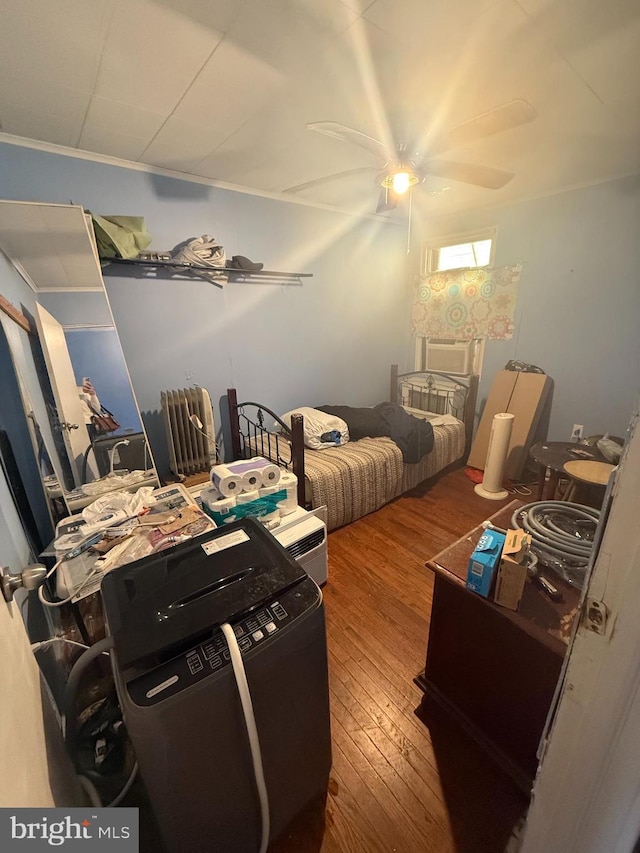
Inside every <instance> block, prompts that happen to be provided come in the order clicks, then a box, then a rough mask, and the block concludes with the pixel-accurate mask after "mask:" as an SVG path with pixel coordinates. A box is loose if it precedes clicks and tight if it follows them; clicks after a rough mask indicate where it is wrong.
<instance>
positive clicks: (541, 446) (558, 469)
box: [529, 441, 606, 501]
mask: <svg viewBox="0 0 640 853" xmlns="http://www.w3.org/2000/svg"><path fill="white" fill-rule="evenodd" d="M529 455H530V456H531V458H532V459H533V460H535V461H536V462H537V463H538V466H539V469H540V477H539V482H538V495H537V497H536V500H538V501H541V500H543V496H544V493H545V482H546V478H547V471H548V472H549V487H548V489H547V496H546V500H553V499H554V497H555V494H556V490H557V488H558V480H559V479H560V475H564V476H567V475H568V472H567V471H565V467H564V466H565V464H566V463H567V462H572V461H585V462H587V461H596V462H605V461H606V460H605V458H604V456H603V455H602V454H601V453H600V451H599V450H598V448H597V447H591V446H589V445H587V444H576V443H575V441H539V442H538V443H537V444H534V445H533V447H532V448H531V449H530V451H529Z"/></svg>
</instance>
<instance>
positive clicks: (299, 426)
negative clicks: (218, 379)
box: [227, 388, 305, 506]
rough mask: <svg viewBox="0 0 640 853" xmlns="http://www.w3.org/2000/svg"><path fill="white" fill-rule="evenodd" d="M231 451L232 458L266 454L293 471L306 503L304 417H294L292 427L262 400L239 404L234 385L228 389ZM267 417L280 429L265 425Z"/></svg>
mask: <svg viewBox="0 0 640 853" xmlns="http://www.w3.org/2000/svg"><path fill="white" fill-rule="evenodd" d="M227 402H228V406H229V424H230V428H231V452H232V456H233V459H234V460H236V459H247V458H249V457H251V456H254V455H259V456H265V457H266V458H267V459H270V460H271V461H272V462H273V463H274V464H276V465H279V466H280V467H281V468H285V469H286V470H288V471H291V472H292V473H293V474H295V475H296V477H297V478H298V504H299V506H305V479H304V477H305V473H304V418H303V416H302V415H298V414H294V415H292V416H291V428H289V427H288V426H287V424H285V423H284V421H283V420H282V419H281V418H280V417H279V416H278V415H276V413H275V412H273V411H272V410H271V409H270V408H269V407H268V406H265V405H264V404H263V403H254V402H251V401H247V402H244V403H238V398H237V393H236V389H235V388H227ZM265 416H268V417H269V418H273V420H274V422H275V423H277V424H278V425H279V426H280V429H281V431H280V432H275V431H273V430H270V429H268V428H267V427H266V426H265Z"/></svg>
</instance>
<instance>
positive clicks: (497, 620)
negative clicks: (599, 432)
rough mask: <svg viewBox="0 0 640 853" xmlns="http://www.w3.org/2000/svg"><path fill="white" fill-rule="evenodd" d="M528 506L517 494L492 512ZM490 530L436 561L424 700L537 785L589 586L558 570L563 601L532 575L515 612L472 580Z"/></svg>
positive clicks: (502, 515) (503, 524)
mask: <svg viewBox="0 0 640 853" xmlns="http://www.w3.org/2000/svg"><path fill="white" fill-rule="evenodd" d="M522 506H523V503H522V502H521V501H512V502H511V503H509V504H507V505H506V506H504V507H503V508H502V509H500V510H499V511H498V512H497V513H495V514H494V515H493V516H491V518H490V519H489V520H490V521H491V523H492V524H493V525H494V526H495V527H500V528H508V527H510V526H511V524H510V522H511V517H512V515H513V513H514V511H515V510H517V509H519V508H520V507H522ZM483 532H484V528H483V527H482V526H481V525H480V526H478V527H476V528H474V529H473V530H471V531H469V533H467V534H466V535H465V536H463V537H461V538H460V539H458V540H457V541H456V542H454V543H453V544H452V545H450V546H449V547H448V548H446V549H445V550H444V551H441V552H440V553H438V554H436V555H435V556H434V557H433V558H431V559H430V560H429V561H428V562H427V563H426V566H427V568H429V569H431V570H432V571H433V572H434V575H435V577H434V593H433V608H432V613H431V621H430V630H429V639H428V645H427V656H426V662H425V668H424V671H423V672H421V673H420V674H419V675H418V676H417V678H416V683H417V684H418V685H419V686H420V687H421V689H422V690H423V691H424V693H425V697H424V699H423V702H428V701H437V702H438V703H439V704H440V705H441V706H444V707H445V708H446V709H447V711H448V712H449V713H450V715H451V716H452V717H454V718H455V719H456V720H457V721H458V722H459V723H460V724H461V725H462V726H463V727H464V728H465V729H466V730H467V732H469V733H470V734H471V735H472V736H473V737H474V738H475V739H476V740H477V741H478V742H479V743H480V744H481V746H483V747H484V748H485V749H486V750H487V751H488V752H490V753H491V755H492V756H493V757H494V758H495V759H496V760H497V761H498V762H499V763H500V764H501V765H502V767H503V768H504V769H505V770H506V771H507V772H508V773H509V774H510V775H511V777H512V778H513V779H514V780H515V781H516V783H517V784H518V785H519V787H521V788H522V789H523V790H525V791H527V792H528V791H529V790H530V787H531V782H532V780H533V778H534V775H535V772H536V768H537V757H536V752H537V748H538V743H539V741H540V737H541V735H542V732H543V729H544V724H545V721H546V717H547V713H548V711H549V707H550V705H551V701H552V697H553V694H554V691H555V687H556V684H557V681H558V678H559V675H560V669H561V667H562V661H563V659H564V655H565V652H566V650H567V644H568V641H569V638H570V636H571V630H572V627H573V623H574V620H575V617H576V614H577V612H578V603H579V596H580V593H579V590H578V589H577V588H575V587H573V586H570V585H569V584H568V583H566V582H564V581H562V580H561V579H559V578H555V577H554V578H553V583H554V585H555V586H556V588H557V589H558V591H559V593H560V595H561V598H560V599H559V600H553V599H552V598H550V597H549V595H548V594H547V593H546V592H545V591H544V590H543V588H542V587H541V586H539V585H538V584H537V583H535V582H534V581H533V580H532V579H528V580H527V581H526V583H525V587H524V591H523V594H522V599H521V601H520V605H519V607H518V610H517V611H514V610H509V609H507V608H505V607H501V606H499V605H498V604H496V603H495V602H493V601H491V600H489V599H488V598H485V597H483V596H481V595H478V594H477V593H475V592H473V591H471V590H469V589H467V588H466V578H467V567H468V564H469V557H470V556H471V554H472V552H473V551H474V548H475V546H476V544H477V543H478V540H479V539H480V536H481V535H482V533H483ZM419 715H420V714H419V712H418V716H419Z"/></svg>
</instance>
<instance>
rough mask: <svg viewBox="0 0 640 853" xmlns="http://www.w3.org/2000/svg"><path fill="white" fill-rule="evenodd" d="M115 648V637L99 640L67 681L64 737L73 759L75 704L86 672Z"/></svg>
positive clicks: (74, 668)
mask: <svg viewBox="0 0 640 853" xmlns="http://www.w3.org/2000/svg"><path fill="white" fill-rule="evenodd" d="M112 648H113V637H105V638H104V640H98V642H97V643H94V644H93V645H92V646H89V648H88V649H87V650H86V652H83V654H81V655H80V657H79V658H78V660H77V661H76V662H75V663H74V665H73V666H72V668H71V672H70V673H69V678H68V679H67V684H66V687H65V689H64V700H63V707H64V714H65V726H64V737H65V741H66V742H67V746H68V748H69V751H70V753H71V756H72V757H73V755H74V752H75V741H76V734H77V720H76V714H75V704H76V695H77V693H78V686H79V684H80V681H81V679H82V676H83V675H84V671H85V670H86V668H87V667H88V666H89V664H90V663H92V661H94V660H95V659H96V658H97V657H99V656H100V655H101V654H102V653H103V652H108V651H109V650H110V649H112Z"/></svg>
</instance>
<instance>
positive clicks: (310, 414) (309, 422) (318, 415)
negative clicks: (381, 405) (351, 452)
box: [282, 406, 349, 450]
mask: <svg viewBox="0 0 640 853" xmlns="http://www.w3.org/2000/svg"><path fill="white" fill-rule="evenodd" d="M292 415H302V416H303V418H304V443H305V445H306V446H307V447H310V448H311V449H312V450H326V449H328V448H329V447H338V446H339V445H341V444H346V443H347V442H348V441H349V427H348V426H347V425H346V423H345V422H344V421H343V420H342V418H338V417H336V416H335V415H328V414H327V413H326V412H321V411H319V410H318V409H311V408H309V407H308V406H301V407H300V408H298V409H291V411H290V412H287V413H286V414H284V415H282V420H283V421H284V422H285V424H286V425H287V426H288V427H289V429H291V416H292Z"/></svg>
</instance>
